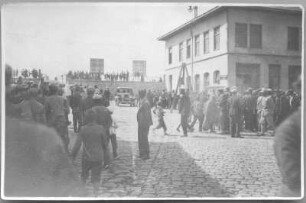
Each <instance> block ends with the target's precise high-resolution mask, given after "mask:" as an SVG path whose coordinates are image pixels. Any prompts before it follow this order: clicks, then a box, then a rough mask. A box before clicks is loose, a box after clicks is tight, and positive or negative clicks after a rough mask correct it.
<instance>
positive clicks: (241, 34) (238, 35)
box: [235, 23, 248, 48]
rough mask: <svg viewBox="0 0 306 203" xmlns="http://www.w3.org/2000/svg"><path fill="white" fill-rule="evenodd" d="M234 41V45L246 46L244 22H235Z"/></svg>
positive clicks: (246, 33)
mask: <svg viewBox="0 0 306 203" xmlns="http://www.w3.org/2000/svg"><path fill="white" fill-rule="evenodd" d="M235 42H236V43H235V44H236V47H243V48H246V47H247V46H248V25H247V24H246V23H236V26H235Z"/></svg>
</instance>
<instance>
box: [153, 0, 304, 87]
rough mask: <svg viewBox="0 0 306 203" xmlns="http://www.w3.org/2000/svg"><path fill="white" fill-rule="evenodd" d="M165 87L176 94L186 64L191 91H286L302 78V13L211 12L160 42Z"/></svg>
mask: <svg viewBox="0 0 306 203" xmlns="http://www.w3.org/2000/svg"><path fill="white" fill-rule="evenodd" d="M159 40H162V41H165V44H166V53H167V54H166V62H167V64H166V71H165V77H166V86H167V89H168V90H169V91H171V90H175V89H176V87H177V82H178V77H179V76H178V75H179V71H180V69H181V66H182V63H186V65H187V69H188V72H189V74H190V75H189V78H187V80H188V79H189V80H191V82H192V86H193V90H194V91H196V92H200V91H202V90H205V89H207V88H214V87H226V86H237V88H238V90H239V91H244V90H246V89H247V88H249V87H251V88H255V89H256V88H260V87H270V88H272V89H283V90H286V89H288V88H291V86H292V82H293V81H294V80H296V79H297V77H298V76H299V75H300V74H301V63H302V60H301V50H302V10H301V9H300V8H296V7H294V8H293V7H292V8H280V7H273V8H272V7H235V6H221V7H215V8H213V9H211V10H209V11H208V12H206V13H204V14H202V15H200V16H198V17H196V18H194V19H193V20H191V21H189V22H187V23H186V24H184V25H182V26H180V27H178V28H176V29H175V30H172V31H170V32H169V33H167V34H165V35H163V36H161V37H160V38H159Z"/></svg>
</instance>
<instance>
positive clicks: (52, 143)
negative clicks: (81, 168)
mask: <svg viewBox="0 0 306 203" xmlns="http://www.w3.org/2000/svg"><path fill="white" fill-rule="evenodd" d="M5 130H6V131H5V171H4V195H5V196H7V197H70V196H73V197H77V196H84V195H85V190H84V188H83V187H82V184H81V181H80V180H79V178H78V172H77V171H76V170H75V168H74V167H73V165H72V163H71V161H70V160H69V157H68V156H67V154H66V153H65V149H64V146H63V143H62V140H61V138H60V137H59V136H58V134H57V133H56V131H55V130H53V129H51V128H48V127H46V126H43V125H41V124H38V123H29V122H24V121H21V120H18V119H13V118H10V117H7V118H6V129H5Z"/></svg>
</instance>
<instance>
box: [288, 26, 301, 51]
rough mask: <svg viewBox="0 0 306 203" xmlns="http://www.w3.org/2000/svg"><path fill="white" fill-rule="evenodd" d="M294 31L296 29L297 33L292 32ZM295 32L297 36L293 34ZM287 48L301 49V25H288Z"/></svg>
mask: <svg viewBox="0 0 306 203" xmlns="http://www.w3.org/2000/svg"><path fill="white" fill-rule="evenodd" d="M290 31H291V32H290ZM292 31H296V33H292ZM293 34H296V35H297V36H292V35H293ZM287 49H288V50H289V51H299V50H300V28H299V27H288V28H287Z"/></svg>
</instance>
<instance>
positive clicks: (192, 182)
mask: <svg viewBox="0 0 306 203" xmlns="http://www.w3.org/2000/svg"><path fill="white" fill-rule="evenodd" d="M136 113H137V108H135V107H127V106H121V107H115V110H114V115H113V117H114V118H115V119H116V121H117V123H118V126H119V128H118V129H117V140H118V152H119V157H118V158H117V159H115V160H113V162H112V164H111V166H110V167H109V168H108V169H107V170H104V171H103V172H102V184H101V190H100V192H99V195H98V196H99V197H112V198H113V197H141V198H145V197H146V198H171V197H172V198H186V197H187V198H188V197H194V198H195V197H276V196H277V195H278V187H279V185H280V183H281V179H280V173H279V171H278V168H277V165H276V160H275V158H274V153H273V138H272V137H257V136H255V135H251V134H249V135H246V134H243V135H244V138H243V139H237V138H231V137H229V135H219V134H210V133H203V132H202V133H200V132H198V131H197V130H195V131H194V132H193V133H189V136H188V137H180V135H181V134H182V132H180V133H179V132H177V131H176V130H175V129H176V127H177V125H178V123H179V119H180V117H179V114H178V113H177V111H173V113H170V112H169V111H168V110H167V111H166V116H165V121H166V124H167V127H168V129H169V134H170V135H169V136H164V135H163V131H162V130H161V129H160V130H157V131H153V130H152V128H153V127H151V130H150V134H149V142H150V151H151V153H150V157H151V158H150V159H149V160H146V161H143V160H141V159H139V158H138V143H137V121H136ZM152 116H153V118H154V126H155V125H156V118H155V117H154V114H152ZM197 125H198V124H196V126H195V127H196V128H195V129H197V127H198V126H197ZM70 131H72V129H70ZM74 137H75V135H74V134H72V135H71V138H72V141H73V140H74V139H73V138H74ZM110 150H112V149H111V147H110ZM80 162H81V153H79V154H78V157H77V160H76V167H77V168H78V169H79V170H81V165H80ZM86 189H87V190H88V192H89V195H90V196H93V187H92V185H91V184H88V185H86Z"/></svg>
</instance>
